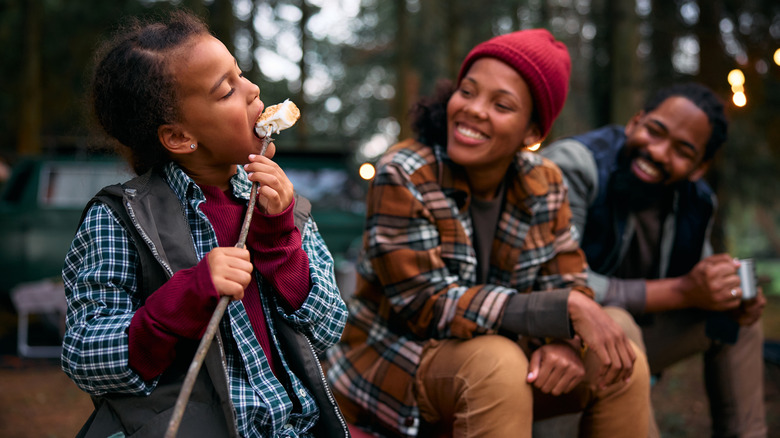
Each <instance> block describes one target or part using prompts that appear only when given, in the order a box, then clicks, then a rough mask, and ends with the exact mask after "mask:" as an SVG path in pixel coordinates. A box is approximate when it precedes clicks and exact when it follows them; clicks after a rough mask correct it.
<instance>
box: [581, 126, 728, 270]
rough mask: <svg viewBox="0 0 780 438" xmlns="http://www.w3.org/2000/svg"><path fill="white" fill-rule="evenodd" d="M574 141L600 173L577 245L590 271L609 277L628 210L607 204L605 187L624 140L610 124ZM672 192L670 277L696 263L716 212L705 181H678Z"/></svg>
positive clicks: (606, 187) (620, 241) (614, 262)
mask: <svg viewBox="0 0 780 438" xmlns="http://www.w3.org/2000/svg"><path fill="white" fill-rule="evenodd" d="M572 138H573V139H574V140H577V141H579V142H581V143H582V144H584V145H585V146H586V147H587V148H588V149H589V150H590V151H591V153H592V154H593V158H594V159H595V161H596V167H597V169H598V194H597V196H596V200H595V201H594V202H593V204H592V205H590V207H589V208H588V215H587V222H586V225H585V230H584V231H583V237H582V243H581V246H582V249H583V251H585V255H586V257H587V259H588V264H589V265H590V268H591V269H592V270H593V271H595V272H598V273H599V274H602V275H613V271H614V270H615V269H616V268H617V267H618V266H619V264H620V260H618V253H619V251H620V248H621V247H622V245H623V242H622V238H623V232H624V230H625V228H626V221H627V218H628V210H626V209H625V208H622V206H621V205H616V203H614V202H611V200H610V193H609V190H608V188H609V178H610V176H611V175H612V172H613V171H614V170H615V169H616V167H617V161H618V156H619V154H620V151H621V150H622V148H623V146H624V145H625V142H626V136H625V134H624V132H623V127H622V126H617V125H609V126H605V127H603V128H600V129H597V130H594V131H590V132H588V133H585V134H582V135H578V136H575V137H572ZM675 190H676V191H677V192H678V195H679V199H678V205H677V210H676V212H675V214H676V223H675V236H674V244H673V246H672V254H671V258H670V263H669V267H668V270H667V276H668V277H676V276H680V275H683V274H686V273H688V272H689V271H690V270H691V269H692V268H693V266H694V265H695V264H696V263H697V262H698V261H699V260H700V258H701V251H702V248H703V246H704V243H705V242H704V239H705V237H706V232H707V225H708V223H709V220H710V218H711V217H712V215H713V212H714V205H713V201H712V190H711V189H710V187H709V186H708V185H707V183H706V182H704V181H703V180H701V179H700V180H698V181H696V182H690V181H687V180H685V181H680V182H679V183H677V184H676V185H675Z"/></svg>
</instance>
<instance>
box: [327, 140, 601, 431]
mask: <svg viewBox="0 0 780 438" xmlns="http://www.w3.org/2000/svg"><path fill="white" fill-rule="evenodd" d="M509 172H512V175H510V176H511V178H509V179H507V180H506V181H507V187H506V199H505V202H504V204H503V206H502V210H501V213H500V216H499V223H498V227H497V230H496V234H495V238H494V241H493V245H492V252H491V256H490V268H489V273H488V279H487V282H486V284H476V278H477V257H476V253H475V250H474V247H473V245H472V243H471V238H472V223H471V218H470V215H469V213H468V211H469V202H470V193H469V188H468V184H467V181H466V179H465V174H464V173H463V171H462V169H460V168H459V167H458V166H456V165H455V164H453V163H452V162H451V161H450V160H449V158H448V157H446V155H445V152H444V150H443V148H441V147H430V146H426V145H423V144H421V143H419V142H413V141H407V142H404V143H401V144H399V145H396V146H395V147H394V148H393V149H391V150H390V151H389V152H388V153H387V154H385V156H384V157H383V158H382V160H381V161H380V163H379V164H378V166H377V175H376V177H375V178H374V181H373V183H372V187H371V190H370V192H369V196H368V204H367V210H368V212H367V225H366V229H365V234H364V239H363V245H364V248H363V252H362V254H361V258H360V260H359V263H358V272H359V274H360V275H359V276H358V288H357V292H356V294H355V299H354V300H352V301H351V302H350V303H349V304H350V315H349V319H348V320H347V327H346V328H345V330H344V335H343V336H342V338H341V342H340V343H339V344H337V345H336V346H334V347H333V348H331V349H330V350H329V351H328V359H329V371H328V380H329V382H330V383H331V385H332V386H333V389H334V391H335V392H336V393H338V394H339V396H340V397H342V398H345V399H349V400H350V401H351V402H353V403H354V404H356V405H357V406H359V407H360V408H361V409H363V410H364V411H365V412H367V413H368V415H371V416H372V417H375V418H373V422H374V424H375V425H379V426H380V427H381V428H382V429H384V430H385V431H388V432H391V433H395V434H398V435H400V436H416V435H417V433H418V431H419V430H418V429H419V412H418V409H417V406H416V402H415V396H414V390H413V381H414V376H415V373H416V370H417V366H418V364H419V361H420V355H421V352H422V350H423V347H424V346H425V344H426V342H427V340H428V339H443V338H462V339H469V338H471V337H473V336H477V335H484V334H495V333H497V332H498V329H499V326H500V323H501V318H502V316H503V312H504V309H505V306H506V303H507V300H508V298H509V297H510V296H511V295H513V294H517V293H525V292H531V291H546V290H552V289H559V290H560V289H561V288H571V287H577V288H578V290H582V291H584V292H586V293H589V292H590V290H589V289H587V288H586V287H585V286H584V285H585V284H586V274H585V269H586V263H585V258H584V255H583V254H582V251H580V249H579V247H578V246H577V243H576V242H575V241H574V240H573V239H572V236H571V232H570V224H569V222H570V216H571V213H570V210H569V206H568V202H567V201H566V190H565V187H564V184H563V180H562V176H561V173H560V170H559V169H558V168H557V167H556V166H555V165H553V164H552V163H551V162H550V161H547V160H543V159H542V158H541V157H540V156H538V155H536V154H533V153H530V152H522V153H519V154H517V156H516V159H515V161H514V163H513V165H512V166H510V169H509Z"/></svg>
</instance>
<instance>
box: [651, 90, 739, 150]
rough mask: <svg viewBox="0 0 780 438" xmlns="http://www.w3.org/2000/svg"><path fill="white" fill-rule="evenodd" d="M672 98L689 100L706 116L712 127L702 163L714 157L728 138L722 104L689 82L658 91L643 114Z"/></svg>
mask: <svg viewBox="0 0 780 438" xmlns="http://www.w3.org/2000/svg"><path fill="white" fill-rule="evenodd" d="M672 96H680V97H684V98H686V99H688V100H690V101H691V102H693V103H694V104H695V105H696V106H697V107H699V109H701V110H702V111H704V114H706V115H707V119H709V121H710V125H712V134H710V139H709V140H708V141H707V145H706V148H705V149H704V158H703V161H707V160H709V159H711V158H712V157H714V156H715V152H717V151H718V149H720V147H721V146H722V145H723V143H725V142H726V137H727V136H728V126H729V123H728V121H727V120H726V114H725V113H724V111H723V102H722V101H721V100H720V98H718V96H717V95H715V93H714V92H713V91H712V90H711V89H709V88H708V87H706V86H704V85H702V84H699V83H695V82H689V83H685V84H675V85H672V86H670V87H667V88H663V89H661V90H659V91H658V92H657V93H655V95H653V97H652V98H650V100H648V101H647V103H646V104H645V107H644V111H645V113H649V112H650V111H653V110H654V109H656V108H657V107H658V106H659V105H661V103H662V102H663V101H665V100H666V99H668V98H670V97H672Z"/></svg>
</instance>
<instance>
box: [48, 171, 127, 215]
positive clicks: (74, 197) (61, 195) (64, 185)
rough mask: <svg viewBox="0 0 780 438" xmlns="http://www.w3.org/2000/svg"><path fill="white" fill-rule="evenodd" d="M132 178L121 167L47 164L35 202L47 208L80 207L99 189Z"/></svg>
mask: <svg viewBox="0 0 780 438" xmlns="http://www.w3.org/2000/svg"><path fill="white" fill-rule="evenodd" d="M132 177H133V175H132V173H130V170H129V168H128V167H127V166H126V165H125V164H123V163H102V162H94V163H90V162H82V163H48V164H45V165H44V166H43V168H42V169H41V175H40V178H41V181H40V185H39V186H38V187H39V192H38V202H39V204H40V205H41V206H48V207H82V206H84V205H86V203H87V201H89V200H90V198H92V196H93V195H94V194H95V193H97V192H98V191H99V190H100V189H101V188H103V187H105V186H107V185H110V184H114V183H118V182H124V181H127V180H128V179H130V178H132Z"/></svg>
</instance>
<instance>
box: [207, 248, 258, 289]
mask: <svg viewBox="0 0 780 438" xmlns="http://www.w3.org/2000/svg"><path fill="white" fill-rule="evenodd" d="M206 257H208V260H209V273H210V274H211V282H212V283H214V288H215V289H216V290H217V292H218V293H219V295H220V296H223V295H225V296H229V297H231V298H232V299H233V300H240V299H242V298H244V289H246V287H247V286H249V282H250V281H252V269H253V266H252V262H251V261H250V260H249V251H248V250H246V249H244V248H236V247H232V246H228V247H223V246H220V247H217V248H214V249H212V250H211V251H209V253H208V254H207V255H206Z"/></svg>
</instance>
